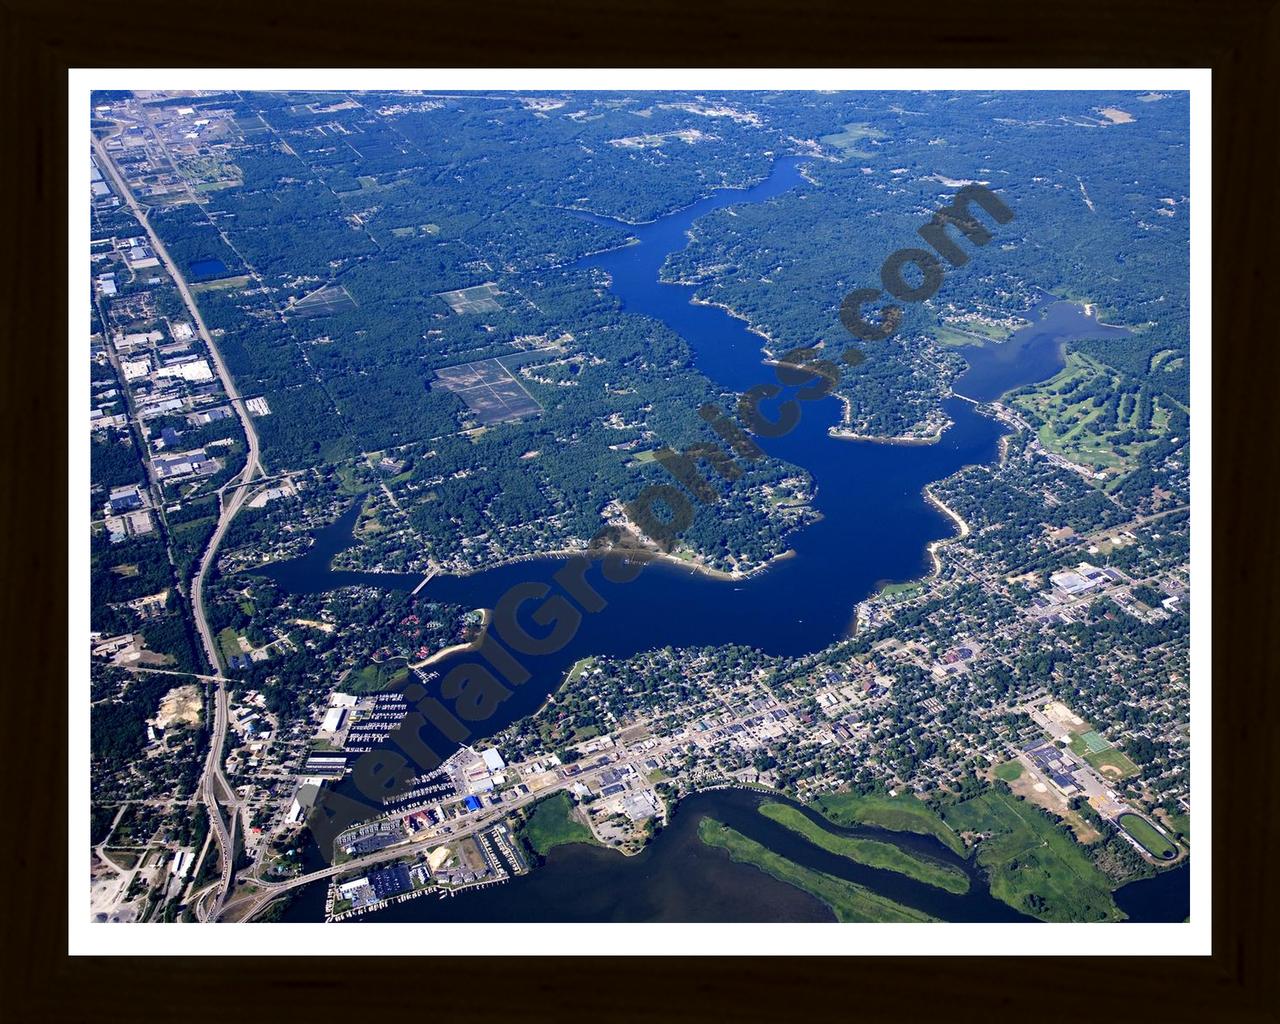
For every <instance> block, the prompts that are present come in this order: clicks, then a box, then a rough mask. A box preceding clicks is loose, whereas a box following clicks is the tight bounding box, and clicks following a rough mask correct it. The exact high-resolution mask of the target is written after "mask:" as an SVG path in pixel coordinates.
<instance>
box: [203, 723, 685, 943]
mask: <svg viewBox="0 0 1280 1024" xmlns="http://www.w3.org/2000/svg"><path fill="white" fill-rule="evenodd" d="M679 742H684V740H683V739H680V740H677V739H675V738H669V739H665V740H660V741H658V742H657V743H655V745H654V746H652V747H650V748H648V749H643V748H635V749H631V748H628V747H626V746H623V745H617V746H615V747H613V748H612V749H611V750H610V751H609V753H610V754H612V755H613V757H612V758H611V759H610V760H609V761H608V762H606V763H604V764H601V765H598V766H596V767H594V768H589V769H588V770H586V771H583V772H580V773H579V774H577V775H575V776H574V777H572V778H569V779H561V780H560V781H559V782H558V784H556V785H554V786H548V787H546V788H544V789H539V790H537V791H536V792H532V793H526V794H525V795H523V796H521V797H518V798H517V799H515V800H509V801H503V802H502V803H501V804H499V805H497V806H493V807H485V808H482V809H481V810H479V811H473V812H471V813H470V814H463V815H459V816H458V817H456V818H451V819H450V820H449V821H447V822H442V823H441V824H439V825H436V826H435V827H433V828H429V829H424V830H423V831H421V832H419V833H417V834H416V835H414V836H411V837H408V838H406V839H403V840H401V841H400V842H399V843H397V844H396V845H395V846H388V847H385V848H383V849H381V850H375V851H374V852H373V853H366V854H364V855H363V856H361V857H353V858H351V860H348V861H344V862H343V863H341V864H333V865H330V866H329V867H327V868H320V869H318V870H316V871H311V872H308V873H307V874H305V875H299V876H297V877H296V878H289V879H286V880H284V881H280V882H264V881H261V880H259V879H256V878H255V879H246V880H247V881H251V882H252V884H253V885H255V886H257V887H258V888H257V890H256V891H255V892H252V893H249V894H246V895H244V896H242V897H240V898H238V899H236V900H235V901H234V902H228V903H226V904H225V905H223V906H222V908H221V913H222V914H223V915H227V916H229V915H231V914H233V913H234V914H235V915H236V919H237V920H240V921H248V920H251V919H252V917H253V916H254V915H255V914H257V913H260V912H261V911H262V910H263V909H265V908H266V906H267V904H269V903H271V901H272V900H275V899H279V897H281V896H283V895H284V894H285V893H287V892H289V891H290V890H291V889H297V888H300V887H301V886H304V885H310V884H311V883H312V882H318V881H320V880H321V879H324V878H331V877H333V876H334V875H338V874H346V873H348V872H351V871H356V870H358V869H360V868H364V867H372V866H373V865H375V864H380V863H382V862H383V861H388V860H397V859H399V858H401V857H405V856H409V855H411V854H413V853H415V852H416V851H418V850H420V849H421V848H422V847H424V846H431V847H434V846H440V845H442V844H444V845H447V844H451V843H454V842H456V841H457V840H459V839H464V838H466V837H467V836H469V835H473V834H475V833H476V832H483V831H485V830H486V829H489V828H492V827H493V826H494V825H495V824H497V823H498V822H499V821H501V820H502V819H503V818H505V817H506V816H507V815H509V814H510V813H511V812H512V811H515V810H517V809H519V808H521V807H526V806H528V805H529V804H532V803H536V802H537V801H539V800H542V799H544V798H546V797H549V796H551V795H553V794H554V793H556V792H558V791H560V790H564V789H569V788H571V787H572V786H573V785H574V784H576V783H579V782H595V781H596V780H597V778H598V776H600V775H601V774H603V773H604V772H606V771H608V770H610V769H617V768H620V767H622V766H623V765H628V764H629V765H631V766H632V767H633V768H635V767H636V765H635V762H636V761H640V760H643V759H644V758H649V757H658V756H661V755H663V754H665V753H667V752H668V751H669V750H670V748H671V747H673V746H675V745H676V744H677V743H679ZM393 816H394V815H393ZM365 824H368V822H365ZM446 828H447V829H448V830H449V831H447V832H446V831H445V829H446ZM593 833H594V830H593Z"/></svg>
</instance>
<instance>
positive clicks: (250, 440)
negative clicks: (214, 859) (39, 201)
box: [90, 133, 265, 914]
mask: <svg viewBox="0 0 1280 1024" xmlns="http://www.w3.org/2000/svg"><path fill="white" fill-rule="evenodd" d="M90 141H91V143H92V145H93V151H94V153H95V154H96V155H97V157H98V162H99V165H100V166H101V168H102V170H103V171H104V172H105V173H106V174H107V175H108V176H109V177H110V178H111V183H112V185H113V187H114V188H115V190H116V194H117V195H119V196H120V197H121V198H122V199H123V200H124V201H125V202H126V203H127V204H128V206H129V209H130V210H132V211H133V215H134V216H135V217H136V218H137V220H138V223H139V224H140V225H141V226H142V228H143V230H145V231H146V233H147V237H148V238H149V239H150V240H151V248H152V251H153V252H154V253H155V254H156V256H157V258H159V260H160V262H161V263H163V264H164V267H165V269H166V270H167V271H168V272H169V275H170V277H172V278H173V282H174V284H175V285H176V286H177V289H178V292H179V294H180V295H181V296H182V301H183V303H184V304H185V305H186V307H187V312H188V313H190V315H191V320H192V322H193V323H194V324H195V327H196V331H197V333H198V334H199V336H200V339H201V340H202V341H203V342H204V344H205V348H206V350H207V351H208V353H209V358H210V359H211V360H212V361H213V365H214V369H215V370H216V371H217V374H218V379H219V380H220V381H221V382H222V388H223V390H224V391H225V392H226V395H227V399H228V401H229V402H230V404H231V407H232V408H233V409H234V410H235V412H236V415H237V416H238V417H239V418H240V424H241V426H242V427H243V429H244V436H245V444H246V446H247V448H248V455H247V457H246V459H245V464H244V469H242V470H241V471H240V473H239V474H237V476H236V477H235V479H234V480H233V481H232V482H231V483H230V484H229V485H228V487H229V488H230V495H231V496H230V497H229V498H228V497H227V491H226V489H224V490H223V492H222V494H221V495H220V497H221V509H220V514H219V516H218V524H217V526H216V527H215V528H214V531H213V535H212V536H211V537H210V538H209V545H208V547H207V548H206V549H205V552H204V555H203V556H202V557H201V559H200V565H199V568H198V569H197V570H196V574H195V577H194V578H193V579H192V581H191V611H192V615H193V616H194V618H195V623H196V629H197V631H198V632H199V633H200V640H201V642H202V643H203V644H204V650H205V655H206V656H207V657H208V659H209V664H210V665H211V666H212V667H213V671H214V672H215V673H218V672H219V671H220V668H221V662H220V661H219V658H218V648H217V644H216V643H215V642H214V637H213V631H212V630H211V629H210V627H209V620H208V616H207V614H206V612H205V607H204V584H205V579H206V578H207V577H208V575H209V568H210V566H212V565H213V564H214V560H215V559H216V558H217V554H218V545H219V544H221V543H222V538H223V537H224V536H225V535H226V532H227V528H228V527H229V526H230V525H231V521H232V520H233V519H234V518H235V517H236V513H237V512H239V511H240V507H241V506H242V505H243V504H244V502H245V499H246V497H247V496H248V492H249V487H250V484H251V483H252V482H253V480H254V479H255V477H260V476H264V475H265V471H264V470H263V468H262V461H261V456H260V448H259V443H258V433H257V431H256V430H254V427H253V422H252V419H251V418H250V416H249V412H248V410H247V409H246V408H245V406H244V401H243V399H241V397H240V392H239V391H238V390H237V389H236V382H235V380H234V379H233V378H232V376H231V374H230V372H229V371H228V370H227V367H226V364H225V363H224V362H223V360H222V354H221V353H220V352H219V351H218V346H217V345H215V344H214V341H213V336H212V335H211V334H210V333H209V329H208V328H207V327H206V326H205V322H204V318H203V317H201V316H200V309H199V307H198V306H197V305H196V301H195V299H194V297H193V296H192V294H191V289H190V288H189V287H188V286H187V281H186V278H184V277H183V275H182V273H181V271H180V270H179V269H178V265H177V264H176V263H175V262H174V261H173V258H172V257H171V256H170V255H169V251H168V250H167V249H166V248H165V247H164V243H163V242H162V241H161V240H160V236H159V235H157V234H156V231H155V228H153V227H152V226H151V221H150V220H149V219H148V217H147V214H146V212H145V211H144V210H143V208H142V206H141V205H140V204H139V203H138V200H137V199H136V198H135V197H134V195H133V192H132V191H131V190H130V189H129V186H128V183H127V182H126V181H125V179H124V176H123V175H122V174H121V173H120V169H119V168H118V167H117V166H116V164H115V161H114V160H112V159H111V156H110V155H109V154H108V153H107V149H106V147H105V146H104V145H103V144H102V140H100V139H99V138H98V137H97V136H96V135H94V134H92V133H90ZM215 687H216V689H215V693H214V702H213V703H214V716H213V724H212V730H211V732H212V735H211V737H210V743H209V754H208V757H207V759H206V761H205V767H204V773H203V774H202V776H201V780H200V792H201V796H202V798H203V799H204V802H205V805H206V806H207V808H208V810H209V818H210V821H211V823H212V825H213V828H214V833H215V834H216V835H217V838H218V849H219V856H220V857H221V859H222V888H221V892H220V894H219V896H218V898H217V900H216V904H215V907H214V908H213V909H214V912H215V914H216V911H217V910H218V909H220V908H221V905H222V903H223V901H224V900H225V899H226V897H227V894H228V893H229V892H230V891H231V881H232V873H233V869H234V868H233V866H234V855H235V851H234V848H233V846H232V836H231V835H230V834H229V833H228V831H227V826H226V822H225V821H224V820H223V817H222V811H221V810H220V809H219V807H218V789H219V788H221V790H222V792H223V795H225V797H226V798H227V802H228V804H229V809H230V812H231V821H232V827H233V829H234V826H235V821H236V817H237V815H238V814H239V801H238V799H237V798H236V792H235V790H234V789H232V788H231V785H230V783H228V781H227V779H226V777H225V776H224V775H223V772H222V747H223V744H224V742H225V740H226V735H227V693H226V684H225V683H224V682H222V681H221V680H220V681H218V682H217V683H215Z"/></svg>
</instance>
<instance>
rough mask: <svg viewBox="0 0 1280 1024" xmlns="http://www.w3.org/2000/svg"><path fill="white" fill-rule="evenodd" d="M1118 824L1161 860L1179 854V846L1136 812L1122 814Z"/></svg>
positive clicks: (1171, 858)
mask: <svg viewBox="0 0 1280 1024" xmlns="http://www.w3.org/2000/svg"><path fill="white" fill-rule="evenodd" d="M1118 824H1119V825H1120V827H1121V828H1122V829H1124V830H1125V831H1126V832H1128V833H1129V835H1131V836H1133V838H1134V839H1136V840H1137V841H1138V842H1139V843H1141V844H1142V848H1143V849H1144V850H1146V851H1147V853H1149V854H1151V856H1153V857H1157V858H1159V859H1160V860H1173V858H1174V857H1176V856H1177V855H1178V848H1177V847H1176V846H1174V845H1173V843H1172V842H1170V841H1169V839H1168V838H1167V837H1166V836H1165V835H1164V834H1163V833H1161V832H1160V831H1159V830H1158V829H1156V827H1155V826H1154V825H1152V824H1151V822H1149V821H1147V819H1146V818H1142V817H1139V816H1138V815H1136V814H1122V815H1120V820H1119V822H1118Z"/></svg>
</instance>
